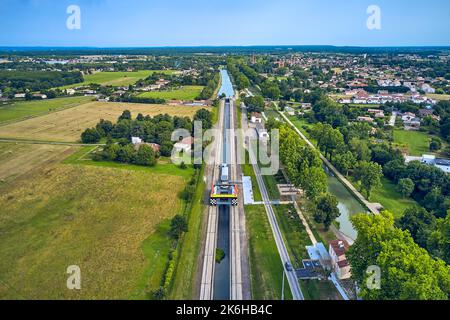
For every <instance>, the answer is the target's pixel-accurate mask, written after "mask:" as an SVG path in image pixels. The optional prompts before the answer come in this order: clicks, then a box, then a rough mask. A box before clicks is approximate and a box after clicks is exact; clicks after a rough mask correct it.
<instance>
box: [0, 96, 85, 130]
mask: <svg viewBox="0 0 450 320" xmlns="http://www.w3.org/2000/svg"><path fill="white" fill-rule="evenodd" d="M91 100H92V98H91V97H70V98H58V99H50V100H33V101H21V102H14V103H11V104H7V105H1V106H0V124H1V123H5V122H12V121H16V120H17V121H18V120H22V119H27V118H30V117H35V116H39V115H43V114H46V113H49V112H52V111H58V110H63V109H67V108H71V107H76V106H78V105H80V104H83V103H87V102H89V101H91Z"/></svg>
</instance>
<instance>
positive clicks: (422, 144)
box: [394, 130, 431, 156]
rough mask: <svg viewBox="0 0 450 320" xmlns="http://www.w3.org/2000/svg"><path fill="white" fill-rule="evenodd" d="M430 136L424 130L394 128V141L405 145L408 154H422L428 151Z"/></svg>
mask: <svg viewBox="0 0 450 320" xmlns="http://www.w3.org/2000/svg"><path fill="white" fill-rule="evenodd" d="M430 139H431V137H430V136H429V135H428V134H426V133H425V132H420V131H405V130H394V142H395V143H397V144H399V145H401V146H405V147H407V148H408V150H409V155H410V156H422V155H424V154H427V153H430V149H429V146H430Z"/></svg>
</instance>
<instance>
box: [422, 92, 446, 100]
mask: <svg viewBox="0 0 450 320" xmlns="http://www.w3.org/2000/svg"><path fill="white" fill-rule="evenodd" d="M426 96H427V97H429V98H431V99H434V100H437V101H444V100H450V94H433V93H427V95H426Z"/></svg>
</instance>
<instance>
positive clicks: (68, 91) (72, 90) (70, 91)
mask: <svg viewBox="0 0 450 320" xmlns="http://www.w3.org/2000/svg"><path fill="white" fill-rule="evenodd" d="M66 93H67V94H68V95H69V96H73V95H74V94H75V93H76V91H75V89H66Z"/></svg>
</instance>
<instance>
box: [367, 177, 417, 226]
mask: <svg viewBox="0 0 450 320" xmlns="http://www.w3.org/2000/svg"><path fill="white" fill-rule="evenodd" d="M381 183H382V186H381V187H380V188H377V189H375V190H373V191H372V195H371V196H370V200H371V201H373V202H376V203H381V204H382V205H383V207H384V208H385V209H386V210H388V211H390V212H392V213H393V214H394V215H395V217H397V218H398V217H401V216H402V215H403V213H404V212H405V210H406V209H407V208H409V207H412V206H418V205H419V204H418V203H417V202H416V201H414V200H413V199H411V198H403V197H402V196H401V195H400V193H398V191H397V189H396V185H395V184H393V183H392V182H391V181H389V180H388V179H386V178H382V179H381Z"/></svg>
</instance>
